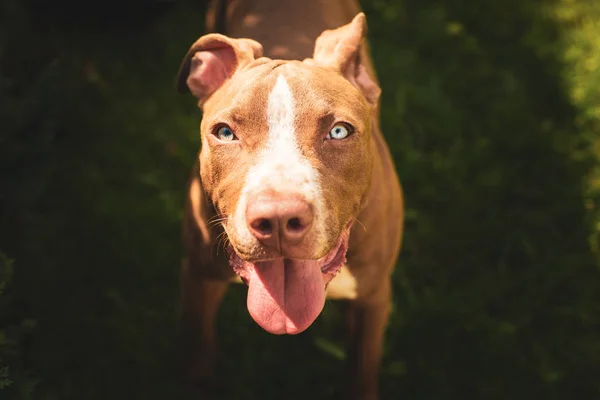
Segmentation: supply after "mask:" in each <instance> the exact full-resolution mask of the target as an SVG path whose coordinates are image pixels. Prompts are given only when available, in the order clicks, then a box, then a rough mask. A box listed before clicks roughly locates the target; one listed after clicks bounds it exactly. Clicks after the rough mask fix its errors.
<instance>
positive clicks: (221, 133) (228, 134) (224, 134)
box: [216, 126, 237, 142]
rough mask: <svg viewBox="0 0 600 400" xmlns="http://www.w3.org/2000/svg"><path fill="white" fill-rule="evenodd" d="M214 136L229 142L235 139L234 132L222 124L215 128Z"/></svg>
mask: <svg viewBox="0 0 600 400" xmlns="http://www.w3.org/2000/svg"><path fill="white" fill-rule="evenodd" d="M216 136H217V137H218V138H219V139H221V140H222V141H224V142H231V141H232V140H237V137H236V136H235V133H233V131H232V130H231V128H229V127H228V126H222V127H220V128H219V129H218V130H217V133H216Z"/></svg>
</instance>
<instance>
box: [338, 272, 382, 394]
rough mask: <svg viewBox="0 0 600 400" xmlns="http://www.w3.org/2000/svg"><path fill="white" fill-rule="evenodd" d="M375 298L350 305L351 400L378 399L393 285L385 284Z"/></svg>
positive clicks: (349, 368) (348, 316) (348, 318)
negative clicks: (379, 378) (380, 369)
mask: <svg viewBox="0 0 600 400" xmlns="http://www.w3.org/2000/svg"><path fill="white" fill-rule="evenodd" d="M375 293H376V294H375V295H374V296H372V297H371V298H368V299H356V300H353V301H350V302H349V303H348V308H347V315H346V318H347V320H346V322H347V327H348V350H347V351H348V366H347V367H348V378H349V379H348V382H350V385H349V387H348V388H347V389H348V397H349V398H350V399H353V400H377V399H378V398H379V395H378V376H379V365H380V363H381V355H382V348H383V339H384V333H385V328H386V325H387V321H388V316H389V312H390V304H391V282H390V279H389V278H386V279H384V280H383V281H382V283H381V285H380V287H379V288H378V289H377V290H376V291H375Z"/></svg>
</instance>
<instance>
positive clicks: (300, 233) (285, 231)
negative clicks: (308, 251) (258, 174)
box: [246, 194, 314, 249]
mask: <svg viewBox="0 0 600 400" xmlns="http://www.w3.org/2000/svg"><path fill="white" fill-rule="evenodd" d="M313 219H314V214H313V210H312V207H311V205H310V204H309V203H308V202H306V201H304V200H302V199H300V198H298V197H294V196H283V195H278V194H271V195H268V196H265V195H261V196H257V197H255V198H254V199H249V201H248V208H247V209H246V221H247V222H248V228H249V229H250V232H252V234H253V235H254V236H255V237H256V238H257V239H258V240H259V241H260V242H261V243H262V244H264V245H265V246H268V247H271V248H275V249H280V248H281V246H282V245H288V246H294V245H297V244H299V243H300V242H302V239H304V237H305V236H306V234H307V233H308V232H309V231H310V227H311V226H312V223H313Z"/></svg>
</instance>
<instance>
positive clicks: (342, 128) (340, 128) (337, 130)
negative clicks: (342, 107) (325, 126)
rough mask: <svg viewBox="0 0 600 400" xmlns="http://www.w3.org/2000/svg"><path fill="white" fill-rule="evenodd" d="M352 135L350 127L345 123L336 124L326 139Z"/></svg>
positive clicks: (338, 138) (343, 137)
mask: <svg viewBox="0 0 600 400" xmlns="http://www.w3.org/2000/svg"><path fill="white" fill-rule="evenodd" d="M349 135H350V128H349V127H347V126H346V125H344V124H335V126H334V127H333V128H331V130H330V131H329V133H328V134H327V138H326V139H337V140H340V139H345V138H347V137H348V136H349Z"/></svg>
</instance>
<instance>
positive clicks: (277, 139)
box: [233, 75, 324, 250]
mask: <svg viewBox="0 0 600 400" xmlns="http://www.w3.org/2000/svg"><path fill="white" fill-rule="evenodd" d="M295 107H296V104H295V101H294V95H293V92H292V90H291V89H290V86H289V85H288V83H287V81H286V79H285V78H284V77H283V75H279V76H278V77H277V81H276V82H275V85H274V86H273V89H271V93H270V94H269V100H268V103H267V110H266V111H267V121H268V126H269V131H268V137H267V140H266V143H265V147H264V148H263V149H262V150H261V151H260V152H259V153H258V154H257V155H256V161H255V162H254V164H253V166H252V167H251V168H250V169H249V170H248V172H247V174H246V179H245V182H244V187H243V189H242V193H241V196H240V200H239V202H238V205H237V210H236V213H235V216H234V221H233V222H234V224H235V225H237V226H236V227H235V228H234V229H236V230H237V231H238V234H239V237H240V239H243V240H248V241H253V240H254V238H253V236H252V235H251V233H250V231H249V230H248V228H247V226H246V215H245V214H246V213H245V210H246V207H247V198H248V195H249V194H253V193H256V192H258V191H262V190H274V191H277V192H280V193H283V194H288V193H289V194H294V195H300V196H302V197H303V198H304V199H305V200H306V201H308V202H309V203H312V205H313V209H314V212H315V221H316V226H315V229H316V230H317V236H320V235H322V234H323V233H324V221H322V220H323V218H322V217H321V215H322V197H321V196H322V195H321V188H320V184H319V178H318V174H317V171H316V170H315V168H314V167H313V166H312V165H311V163H310V161H309V160H308V159H307V158H306V157H304V156H303V155H302V152H301V151H300V146H299V144H298V140H297V137H296V135H297V133H296V129H295V118H296V115H295ZM319 242H322V241H321V240H319ZM315 250H316V249H315Z"/></svg>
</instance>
